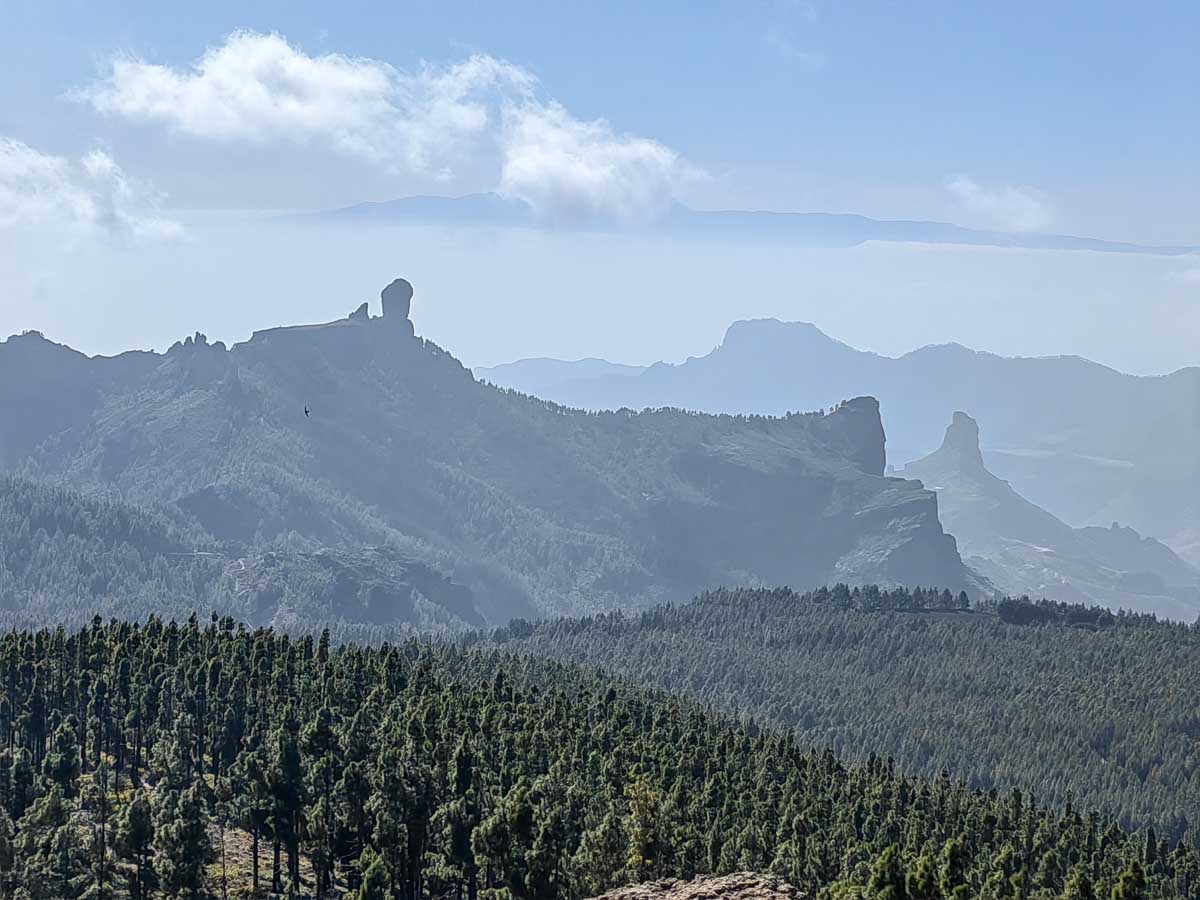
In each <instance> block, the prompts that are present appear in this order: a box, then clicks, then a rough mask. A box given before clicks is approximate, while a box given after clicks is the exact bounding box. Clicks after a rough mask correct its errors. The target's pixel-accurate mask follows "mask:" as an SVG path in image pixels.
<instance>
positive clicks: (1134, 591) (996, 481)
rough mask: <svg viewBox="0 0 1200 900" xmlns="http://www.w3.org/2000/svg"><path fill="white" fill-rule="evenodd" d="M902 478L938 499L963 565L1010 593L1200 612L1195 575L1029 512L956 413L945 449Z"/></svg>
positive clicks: (1160, 557) (1178, 564) (1033, 509)
mask: <svg viewBox="0 0 1200 900" xmlns="http://www.w3.org/2000/svg"><path fill="white" fill-rule="evenodd" d="M986 424H987V423H986V422H985V423H984V425H985V426H986ZM904 474H905V475H908V476H910V477H913V478H919V479H921V481H922V482H924V484H925V486H926V487H928V488H931V489H933V490H936V491H937V492H938V497H939V501H940V504H941V519H942V522H943V523H944V524H945V526H946V528H947V530H949V531H950V532H952V533H953V534H954V535H956V537H957V538H958V541H959V547H960V549H961V551H962V554H963V556H964V557H966V558H967V560H968V562H969V563H970V564H971V565H972V566H973V567H974V568H975V569H977V570H979V571H980V572H983V573H984V574H985V575H986V576H987V577H988V578H990V579H991V581H992V582H993V583H995V585H996V586H997V587H999V588H1000V589H1001V590H1003V591H1005V592H1006V593H1010V594H1014V595H1020V594H1028V595H1029V596H1031V597H1035V598H1041V597H1046V598H1048V599H1051V600H1059V601H1065V602H1072V603H1093V604H1098V605H1101V606H1107V607H1109V608H1111V609H1114V610H1116V609H1120V608H1125V609H1135V610H1138V611H1141V612H1154V613H1157V614H1159V615H1163V616H1168V617H1170V618H1174V619H1181V620H1184V621H1193V620H1194V619H1195V617H1196V614H1197V612H1200V572H1197V570H1196V569H1194V568H1192V567H1191V566H1190V565H1188V564H1187V563H1186V562H1184V561H1183V560H1182V559H1180V558H1179V557H1178V556H1177V555H1176V554H1175V553H1174V552H1172V550H1171V549H1170V548H1169V547H1167V546H1166V545H1165V544H1162V543H1160V542H1158V541H1155V540H1152V539H1149V538H1143V537H1142V536H1141V535H1139V534H1138V533H1137V532H1136V531H1134V530H1133V529H1131V528H1123V527H1121V526H1119V525H1117V524H1116V523H1113V525H1112V526H1111V527H1110V528H1072V527H1071V526H1070V525H1068V524H1066V523H1065V522H1063V521H1062V520H1060V519H1058V518H1057V517H1055V516H1053V515H1051V514H1050V513H1049V512H1047V511H1046V510H1044V509H1042V508H1041V507H1039V506H1036V505H1035V504H1033V503H1030V502H1029V501H1028V500H1026V499H1025V498H1024V497H1022V496H1021V495H1020V494H1018V493H1017V492H1016V491H1015V490H1014V489H1013V487H1012V486H1011V485H1010V484H1009V483H1008V482H1007V481H1004V480H1002V479H1000V478H997V477H996V476H995V475H993V474H992V473H991V472H989V471H988V469H987V467H986V466H985V464H984V459H983V456H982V454H981V453H980V449H979V425H978V423H976V421H975V419H973V418H972V417H971V416H969V415H967V414H966V413H965V412H961V411H960V412H956V413H954V416H953V419H952V420H951V422H950V425H949V426H948V427H947V428H946V433H945V438H944V440H943V441H942V445H941V446H940V447H939V448H938V449H937V450H936V451H934V452H933V453H931V454H929V456H927V457H925V458H924V459H921V460H918V461H916V462H914V463H910V464H909V465H908V466H907V467H906V468H905V470H904Z"/></svg>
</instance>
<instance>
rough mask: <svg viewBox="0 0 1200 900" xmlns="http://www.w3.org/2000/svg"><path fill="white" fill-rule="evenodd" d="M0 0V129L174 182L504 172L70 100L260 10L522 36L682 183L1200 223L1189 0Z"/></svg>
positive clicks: (563, 95) (316, 190)
mask: <svg viewBox="0 0 1200 900" xmlns="http://www.w3.org/2000/svg"><path fill="white" fill-rule="evenodd" d="M1050 7H1054V9H1050ZM0 17H3V24H4V27H3V28H0V86H2V87H0V90H2V91H3V93H2V94H0V134H3V135H6V136H8V137H11V138H14V139H16V140H20V141H23V142H24V143H26V144H29V145H30V146H32V147H35V148H37V149H38V150H40V151H43V152H46V153H55V154H59V155H63V156H72V155H78V154H80V153H82V152H84V151H85V150H87V149H89V148H91V147H94V146H102V147H105V148H108V149H109V151H110V152H111V153H112V155H113V156H114V158H115V159H117V160H118V161H119V163H120V164H121V165H122V166H123V167H124V168H125V169H126V170H127V171H128V172H129V173H130V174H135V175H137V176H138V177H142V178H145V179H148V180H150V181H151V182H152V183H153V184H154V185H155V186H156V187H157V188H159V189H160V190H161V191H164V192H165V193H166V195H167V199H168V202H171V203H176V204H181V205H187V206H200V205H214V204H215V205H239V201H240V204H244V205H247V206H265V207H280V206H321V205H330V204H333V205H336V204H338V203H342V202H353V201H356V200H361V199H368V198H378V197H381V196H395V195H403V194H406V193H412V192H415V191H434V190H441V189H444V190H445V191H446V192H453V191H455V190H461V191H466V190H473V189H479V188H489V187H493V186H494V184H489V180H490V179H489V178H488V175H487V173H486V172H475V171H471V170H467V171H464V172H462V173H461V176H460V178H459V180H457V181H456V182H454V183H448V184H444V185H439V184H436V183H431V182H430V181H429V180H428V179H426V178H421V177H417V176H414V175H413V174H412V173H403V172H399V173H384V172H381V171H379V169H378V168H377V167H372V166H370V165H364V164H362V163H361V161H356V160H347V159H345V158H343V157H339V156H338V155H336V154H330V153H327V152H324V151H323V150H322V149H321V148H319V147H318V148H315V149H314V148H311V147H310V148H308V149H304V148H301V147H296V146H291V147H280V146H279V145H271V144H267V145H263V146H258V147H245V146H240V145H238V144H237V143H236V142H222V143H220V144H219V145H215V146H214V145H213V144H212V143H211V142H208V141H204V140H194V139H193V140H186V139H181V138H180V136H179V135H177V134H174V135H173V134H171V133H169V129H164V128H163V127H162V126H161V124H157V125H156V124H146V123H144V122H130V121H126V120H123V119H122V118H121V117H119V116H113V115H102V114H99V113H97V112H96V111H95V110H93V109H91V108H89V107H88V105H87V104H85V103H78V102H70V101H68V100H65V99H63V96H64V94H65V93H66V92H68V91H70V90H71V89H73V88H78V87H79V86H80V85H85V84H87V83H88V82H89V81H91V80H93V79H95V78H96V77H97V75H98V74H100V73H101V72H102V71H103V70H104V68H105V66H106V65H107V63H108V61H109V60H110V59H111V58H112V57H113V56H114V55H118V54H132V55H135V56H137V57H139V58H141V59H144V60H146V61H148V62H152V63H157V64H162V65H168V66H173V67H177V68H178V69H180V70H186V68H187V67H188V66H189V65H191V64H192V63H193V62H194V61H195V60H196V59H197V58H199V57H200V55H201V54H202V53H203V52H204V50H205V49H206V48H207V47H210V46H213V45H218V44H220V43H221V42H222V41H223V40H224V39H225V38H226V36H227V35H228V34H229V33H230V32H232V31H233V30H234V29H238V28H245V29H252V30H255V31H259V32H262V33H270V32H278V33H279V34H281V35H283V36H284V37H286V38H287V40H288V41H289V42H290V43H291V44H292V45H293V46H294V47H296V48H297V49H298V50H299V51H300V52H302V53H304V54H307V55H310V56H320V55H322V54H326V53H340V54H345V55H347V56H351V57H367V58H370V59H373V60H378V61H381V62H385V63H388V64H391V65H392V66H395V67H397V68H398V69H401V70H410V69H412V68H413V67H415V66H417V65H418V64H419V63H420V62H421V61H423V60H424V61H429V62H432V63H435V64H451V63H453V62H456V61H459V60H462V59H464V58H465V57H467V56H469V55H471V54H474V53H479V54H487V55H489V56H492V57H495V58H497V59H502V60H505V61H507V62H510V63H512V64H514V65H516V66H519V67H521V68H522V69H525V70H527V71H529V72H531V73H533V74H534V75H536V77H537V78H538V79H539V80H540V82H541V85H542V87H543V90H544V92H545V94H546V96H548V97H550V98H553V99H555V100H557V101H559V102H560V103H562V104H563V105H564V106H565V107H566V108H567V109H568V110H569V111H570V112H571V114H572V115H573V116H575V117H577V118H579V119H581V120H584V121H587V120H592V119H595V118H600V117H603V118H606V119H607V120H609V122H611V123H612V126H613V128H614V129H615V130H616V131H618V132H629V133H632V134H636V135H639V136H644V137H646V138H650V139H653V140H655V141H658V142H661V143H662V144H664V145H665V146H667V147H669V148H671V149H673V150H675V151H676V152H678V153H679V154H680V155H681V156H682V157H684V158H685V159H686V160H688V161H689V162H691V163H693V164H695V166H696V167H698V168H699V169H701V170H703V173H704V175H705V178H703V179H698V180H695V181H694V183H690V184H688V185H687V186H685V187H684V188H683V189H682V190H681V193H682V194H683V199H685V200H688V201H690V202H692V203H693V204H695V205H698V206H731V207H756V208H757V207H765V208H786V209H834V210H853V211H859V212H864V213H867V214H876V215H884V216H912V217H933V218H952V219H955V220H956V221H961V222H965V223H966V224H994V223H996V224H1003V222H1002V221H999V220H1002V219H1003V218H1004V216H1003V215H999V214H995V215H993V214H989V213H988V212H986V211H983V210H980V209H974V208H971V207H969V206H967V205H966V204H964V203H963V202H962V201H961V199H960V198H958V197H956V196H955V195H953V194H952V193H951V192H949V191H947V190H946V187H945V185H946V182H947V180H948V179H952V178H954V177H956V176H960V175H965V176H967V177H969V178H970V179H971V180H972V181H973V182H975V183H977V184H978V185H979V186H981V188H983V189H986V190H988V191H991V192H993V193H997V194H1000V193H1002V192H1004V191H1006V190H1009V189H1017V190H1028V191H1030V192H1036V195H1037V196H1039V197H1040V198H1041V199H1042V200H1043V201H1044V204H1045V206H1046V207H1047V208H1048V209H1049V210H1050V212H1048V213H1047V215H1046V216H1045V222H1046V224H1047V225H1053V226H1055V227H1057V228H1062V229H1065V230H1073V231H1078V232H1083V233H1089V234H1098V235H1102V236H1111V237H1117V238H1126V239H1137V240H1144V241H1181V242H1182V241H1198V240H1200V231H1198V230H1197V229H1196V228H1195V227H1194V226H1193V223H1192V221H1191V219H1192V210H1194V209H1195V208H1196V204H1197V201H1198V200H1200V185H1198V184H1197V177H1196V174H1195V171H1194V168H1195V167H1194V156H1195V150H1196V147H1197V144H1198V141H1197V138H1198V137H1200V134H1198V130H1200V125H1198V123H1200V117H1198V116H1197V115H1196V105H1197V100H1196V97H1195V91H1194V87H1195V85H1196V83H1197V81H1198V78H1197V76H1198V75H1200V71H1198V69H1200V61H1198V60H1200V57H1198V56H1197V54H1196V53H1195V52H1194V51H1195V47H1197V46H1200V13H1198V12H1197V10H1196V8H1195V7H1194V5H1191V4H1184V3H1179V4H1169V3H1162V4H1148V5H1141V6H1139V5H1135V4H1128V3H1104V2H1093V3H1075V4H1045V3H1020V2H1017V3H1004V4H976V3H960V2H933V3H850V2H812V3H808V2H788V0H779V2H763V3H684V2H658V3H604V4H600V3H596V4H582V3H568V4H562V3H529V2H513V3H505V4H454V3H421V2H413V3H361V2H360V3H338V4H327V3H294V2H290V3H282V2H279V3H255V4H242V3H228V2H212V3H206V4H190V5H188V7H187V12H186V13H183V12H181V8H180V7H178V6H176V5H173V4H162V3H141V2H135V3H122V4H119V5H115V4H95V3H85V2H72V3H55V2H26V0H2V2H0ZM231 162H232V163H233V166H232V167H231V166H230V163H231ZM231 168H232V171H231ZM314 168H319V169H320V170H321V173H320V174H321V177H320V178H319V179H314V178H313V177H312V174H313V170H314Z"/></svg>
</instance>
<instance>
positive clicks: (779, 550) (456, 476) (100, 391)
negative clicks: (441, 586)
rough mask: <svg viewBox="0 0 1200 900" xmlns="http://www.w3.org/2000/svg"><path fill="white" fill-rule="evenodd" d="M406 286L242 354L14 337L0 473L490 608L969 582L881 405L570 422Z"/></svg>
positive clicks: (3, 363)
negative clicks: (436, 584)
mask: <svg viewBox="0 0 1200 900" xmlns="http://www.w3.org/2000/svg"><path fill="white" fill-rule="evenodd" d="M411 296H412V290H411V286H409V285H407V282H403V283H400V282H395V283H393V285H390V286H389V287H388V289H387V290H386V291H385V293H384V295H383V302H384V315H383V316H377V317H371V316H370V315H368V314H367V312H366V311H365V310H363V309H362V307H361V306H360V307H358V308H357V309H356V310H355V312H354V313H352V314H351V315H350V316H348V317H347V318H344V319H338V320H334V321H331V322H327V323H324V324H319V325H299V326H290V327H280V328H272V329H267V330H264V331H260V332H256V333H255V335H254V336H253V337H252V338H251V339H250V340H249V341H246V342H245V343H242V344H237V345H235V346H233V347H232V348H226V347H225V346H224V345H223V344H220V343H216V344H212V343H209V341H208V339H207V338H206V337H205V336H204V335H203V334H196V335H194V336H193V337H190V338H188V339H187V340H185V341H183V342H179V343H177V344H175V345H174V346H173V347H172V348H171V349H170V350H168V351H167V352H166V353H165V354H157V353H144V352H134V353H126V354H121V355H119V356H116V357H111V358H104V357H92V358H89V357H85V356H83V355H82V354H79V353H77V352H76V351H74V350H71V349H70V348H67V347H64V346H61V345H57V344H53V343H51V342H50V341H48V340H46V339H45V338H44V337H42V336H41V335H39V334H36V333H29V334H25V335H20V336H16V337H12V338H9V339H8V340H7V341H6V342H4V343H2V344H0V375H4V376H10V375H11V376H13V377H2V378H0V415H3V416H4V418H5V420H6V421H7V422H8V423H10V425H9V427H6V428H5V430H4V432H3V433H4V443H3V444H2V445H0V467H2V468H3V469H5V470H9V471H19V472H20V473H22V474H23V475H24V476H26V477H29V478H34V479H42V480H52V481H55V482H58V483H63V484H66V485H69V486H71V487H72V488H74V489H75V490H78V491H80V492H82V493H83V494H84V495H101V496H106V497H112V498H116V499H120V500H121V501H123V502H127V503H135V504H137V505H139V506H141V507H145V508H149V509H158V510H166V511H169V513H170V515H171V516H173V517H176V518H180V519H181V520H183V521H185V522H186V523H187V525H188V527H189V528H191V529H193V530H195V531H197V532H199V533H202V534H203V535H204V536H205V538H206V539H208V540H210V541H211V542H212V543H213V544H214V545H216V546H219V547H236V548H238V549H237V552H238V553H239V555H254V554H259V553H262V552H266V551H269V550H271V549H273V548H277V547H280V546H283V547H287V548H288V549H289V550H290V551H292V552H303V553H309V554H319V553H321V552H323V551H324V550H326V549H327V548H333V549H336V550H339V551H345V550H347V549H352V548H357V547H362V546H364V545H370V546H386V547H391V548H394V549H395V550H397V551H398V552H401V553H403V555H404V556H405V558H406V559H412V560H416V561H420V562H421V563H423V564H426V565H428V566H430V567H431V568H432V569H433V570H435V571H437V572H440V573H441V574H442V575H444V576H446V577H449V578H451V579H452V580H453V581H454V583H456V584H461V585H463V586H465V587H467V588H468V589H469V590H470V591H471V593H472V596H473V598H474V604H475V609H476V611H477V612H478V614H479V615H480V616H481V617H482V618H483V619H485V620H487V621H503V620H505V619H507V618H510V617H512V616H535V615H540V614H543V613H548V612H575V613H578V612H589V611H594V610H600V609H607V608H612V607H617V606H634V605H645V604H650V603H654V602H658V601H662V600H683V599H686V598H688V597H690V596H692V595H693V594H694V593H696V592H698V591H699V590H702V589H704V588H707V587H710V586H712V585H719V584H726V583H770V584H792V585H796V586H797V587H803V586H813V585H817V584H820V583H824V582H826V581H830V582H832V581H855V582H860V581H877V582H881V583H908V584H916V583H920V584H937V585H939V586H945V587H949V588H951V589H954V590H958V589H960V588H963V587H966V588H968V589H973V588H974V586H975V584H976V582H975V581H973V580H972V575H971V573H970V572H968V571H967V570H966V568H965V567H964V566H963V565H962V562H961V560H960V559H959V556H958V553H957V551H956V549H955V545H954V540H953V538H952V537H950V536H948V535H947V534H945V532H944V531H943V530H942V527H941V525H940V524H939V522H938V519H937V502H936V497H935V495H934V494H933V493H932V492H930V491H927V490H925V489H923V488H922V487H921V486H920V485H919V484H917V483H915V482H912V481H905V480H902V479H899V478H890V477H887V476H885V475H884V434H883V428H882V425H881V421H880V414H879V405H878V403H877V402H876V401H875V400H874V399H872V398H869V397H859V398H856V399H851V400H849V401H846V402H844V403H840V404H839V405H838V407H837V409H835V410H833V411H831V412H828V413H806V414H794V415H789V416H784V417H778V418H767V417H746V416H730V415H696V414H692V413H687V412H683V411H680V410H675V409H663V410H657V411H648V412H643V413H630V412H628V411H625V412H610V413H603V414H596V413H590V412H584V411H578V410H573V409H569V408H566V407H562V406H558V405H556V404H553V403H549V402H546V401H544V400H540V399H537V398H533V397H530V396H526V395H522V394H519V393H517V392H513V391H506V390H502V389H499V388H496V387H492V386H489V385H485V384H481V383H480V382H478V381H476V380H475V378H473V377H472V375H471V373H470V372H469V371H467V370H466V369H465V368H463V366H462V365H461V364H460V363H459V362H458V361H457V360H456V359H454V358H453V357H452V356H451V355H450V354H449V353H447V352H446V351H445V350H443V349H441V348H440V347H438V346H437V345H435V344H433V343H432V342H430V341H428V340H424V339H422V338H420V337H417V336H415V335H414V334H413V326H412V322H411V320H410V319H409V318H408V312H409V303H410V300H411ZM18 375H19V377H16V376H18ZM305 405H307V406H309V407H310V408H311V409H313V410H314V411H315V412H314V414H313V416H312V417H311V419H305V418H304V417H303V416H299V415H297V411H298V410H300V409H301V408H302V407H303V406H305Z"/></svg>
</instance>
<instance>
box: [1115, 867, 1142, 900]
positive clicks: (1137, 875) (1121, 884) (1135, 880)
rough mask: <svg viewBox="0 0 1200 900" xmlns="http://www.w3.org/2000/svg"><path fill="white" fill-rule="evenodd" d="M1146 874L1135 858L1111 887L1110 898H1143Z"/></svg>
mask: <svg viewBox="0 0 1200 900" xmlns="http://www.w3.org/2000/svg"><path fill="white" fill-rule="evenodd" d="M1145 897H1146V876H1145V873H1144V871H1143V869H1142V864H1141V863H1139V862H1138V861H1137V860H1136V859H1135V860H1133V861H1132V862H1130V863H1129V865H1128V866H1127V867H1126V868H1125V871H1123V872H1122V873H1121V877H1120V878H1118V879H1117V883H1116V885H1115V886H1114V887H1113V889H1112V900H1145Z"/></svg>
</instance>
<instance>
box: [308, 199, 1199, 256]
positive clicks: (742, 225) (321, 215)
mask: <svg viewBox="0 0 1200 900" xmlns="http://www.w3.org/2000/svg"><path fill="white" fill-rule="evenodd" d="M287 218H288V220H289V221H299V222H306V221H307V222H342V223H359V224H366V223H371V224H395V225H457V226H466V225H478V226H487V227H493V228H544V227H555V228H566V229H571V230H582V231H609V230H614V229H616V228H618V227H619V226H617V225H614V224H613V223H608V222H603V221H595V220H585V221H578V220H572V221H548V220H546V219H543V218H541V217H539V216H538V215H537V213H536V212H535V211H534V209H533V208H532V207H530V206H529V205H528V204H527V203H525V202H524V201H522V200H518V199H515V198H510V197H502V196H500V195H499V194H494V193H483V194H467V195H465V196H462V197H433V196H421V197H402V198H399V199H396V200H384V201H379V202H369V203H359V204H356V205H354V206H347V207H343V208H340V209H332V210H325V211H321V212H316V213H306V214H301V215H291V216H288V217H287ZM621 227H624V228H629V227H634V228H635V230H643V231H646V232H649V233H660V234H675V235H686V236H691V237H696V238H719V239H722V240H727V239H745V238H753V239H755V240H758V241H764V240H766V241H769V240H778V241H783V242H786V243H789V244H794V245H798V246H813V247H852V246H855V245H857V244H862V243H866V242H867V241H887V242H909V243H922V244H964V245H972V246H984V247H1015V248H1023V249H1028V250H1090V251H1093V252H1100V253H1145V254H1154V255H1161V256H1181V255H1185V254H1191V253H1200V246H1195V245H1179V246H1162V245H1149V244H1133V243H1127V242H1122V241H1106V240H1100V239H1098V238H1090V237H1078V236H1075V235H1069V234H1047V233H1039V232H1010V231H994V230H984V229H975V228H964V227H963V226H961V225H954V224H951V223H949V222H929V221H920V220H904V219H872V218H869V217H867V216H860V215H855V214H851V213H825V212H772V211H768V210H732V209H731V210H698V209H690V208H689V207H686V206H683V205H682V204H678V203H677V204H675V205H674V206H673V207H672V208H671V209H670V210H669V211H668V212H667V214H666V215H664V216H662V217H661V218H659V219H657V220H655V221H653V222H651V223H648V224H645V225H641V226H621Z"/></svg>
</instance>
